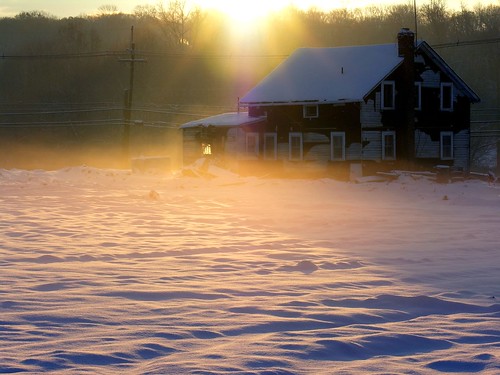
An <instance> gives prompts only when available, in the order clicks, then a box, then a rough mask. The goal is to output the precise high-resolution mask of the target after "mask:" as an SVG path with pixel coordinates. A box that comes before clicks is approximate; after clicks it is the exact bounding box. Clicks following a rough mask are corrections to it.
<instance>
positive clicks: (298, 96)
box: [226, 29, 479, 174]
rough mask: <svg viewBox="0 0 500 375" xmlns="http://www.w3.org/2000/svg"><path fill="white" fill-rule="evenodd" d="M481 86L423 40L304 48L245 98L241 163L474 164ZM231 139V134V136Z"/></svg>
mask: <svg viewBox="0 0 500 375" xmlns="http://www.w3.org/2000/svg"><path fill="white" fill-rule="evenodd" d="M478 101H479V97H478V96H477V95H476V94H475V93H474V91H473V90H472V89H471V88H470V87H469V86H468V85H467V84H466V83H465V82H464V81H463V80H462V79H461V78H460V77H459V76H458V75H457V74H456V73H455V72H454V71H453V70H452V69H451V68H450V67H449V66H448V65H447V64H446V62H445V61H444V60H443V59H442V58H441V57H440V56H439V55H438V54H437V53H436V52H435V51H434V50H433V49H432V48H431V47H430V46H429V45H428V44H427V43H426V42H424V41H420V42H417V43H415V40H414V33H413V32H411V31H409V30H408V29H402V30H401V31H400V33H399V34H398V35H397V42H396V43H392V44H383V45H369V46H352V47H336V48H300V49H298V50H297V51H295V52H294V53H293V54H292V55H291V56H290V57H289V58H288V59H286V60H285V61H284V62H283V63H282V64H280V65H279V66H278V67H277V68H276V69H275V70H274V71H272V72H271V73H270V74H269V75H268V76H267V77H265V78H264V79H263V80H262V81H261V82H260V83H259V84H258V85H257V86H256V87H254V88H253V89H252V90H250V91H249V92H248V93H247V94H246V95H245V96H243V97H242V98H241V105H243V106H245V107H248V116H249V118H258V119H262V118H265V119H266V121H258V122H255V123H253V124H248V125H249V126H242V127H240V128H241V129H242V134H241V136H242V137H244V140H243V139H242V140H241V141H240V143H239V144H240V146H241V147H242V148H244V151H245V152H244V153H242V154H241V155H240V156H239V163H240V165H244V164H245V156H248V155H251V157H252V159H254V164H255V160H258V161H259V162H260V164H261V165H266V164H272V165H274V166H276V165H279V166H280V167H281V168H282V169H284V170H288V171H293V170H303V169H306V170H307V169H316V170H317V169H319V170H322V171H327V172H328V171H330V172H331V173H349V172H351V173H352V172H355V173H358V174H359V173H361V171H362V170H363V171H364V172H366V171H376V170H387V169H394V168H405V169H408V168H411V169H416V168H426V169H429V168H434V167H435V166H437V165H441V166H447V167H452V168H456V169H460V170H467V169H468V168H469V145H470V105H471V103H475V102H478ZM228 140H230V138H229V137H228V138H226V141H228Z"/></svg>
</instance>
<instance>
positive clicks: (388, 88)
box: [381, 81, 396, 109]
mask: <svg viewBox="0 0 500 375" xmlns="http://www.w3.org/2000/svg"><path fill="white" fill-rule="evenodd" d="M381 92H382V95H381V108H382V109H395V108H396V84H395V82H394V81H385V82H382V89H381Z"/></svg>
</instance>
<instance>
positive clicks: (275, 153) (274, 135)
mask: <svg viewBox="0 0 500 375" xmlns="http://www.w3.org/2000/svg"><path fill="white" fill-rule="evenodd" d="M269 138H272V139H273V140H272V142H273V143H272V144H273V155H272V156H270V155H269V152H268V149H267V146H268V139H269ZM277 158H278V134H277V133H275V132H266V133H264V159H265V160H276V159H277Z"/></svg>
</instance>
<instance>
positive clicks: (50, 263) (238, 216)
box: [0, 167, 500, 374]
mask: <svg viewBox="0 0 500 375" xmlns="http://www.w3.org/2000/svg"><path fill="white" fill-rule="evenodd" d="M0 207H1V215H2V216H1V221H0V239H1V243H0V254H1V257H0V271H1V272H0V285H1V289H0V311H1V315H0V373H9V372H28V373H41V372H50V373H52V374H62V373H75V374H83V373H88V374H124V373H130V374H363V373H366V374H436V373H452V372H469V373H482V374H499V373H500V303H499V302H498V300H499V298H500V257H499V255H500V188H499V185H497V186H489V185H488V184H487V183H485V182H481V181H465V182H455V183H452V184H436V183H435V182H432V181H429V180H427V179H425V178H412V177H411V176H407V175H403V176H401V177H400V178H399V179H398V180H397V181H393V182H390V183H384V182H382V183H381V182H377V183H376V182H370V183H361V184H354V183H347V182H338V181H334V180H330V179H318V180H299V179H297V180H278V179H258V178H242V177H236V176H232V175H229V174H225V173H218V174H217V177H216V178H212V179H204V178H194V177H185V176H184V177H182V176H176V175H173V176H160V175H140V174H132V173H130V172H127V171H117V170H105V169H94V168H90V167H78V168H68V169H61V170H58V171H24V170H0Z"/></svg>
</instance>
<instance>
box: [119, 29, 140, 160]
mask: <svg viewBox="0 0 500 375" xmlns="http://www.w3.org/2000/svg"><path fill="white" fill-rule="evenodd" d="M129 52H130V57H129V58H127V59H119V60H118V61H119V62H126V63H130V75H129V86H128V90H125V95H124V103H123V139H122V148H123V160H124V164H125V166H127V167H128V166H129V164H130V120H131V117H132V116H131V115H132V98H133V94H134V69H135V63H136V62H146V60H145V59H137V58H136V57H135V43H134V26H131V28H130V49H129Z"/></svg>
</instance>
